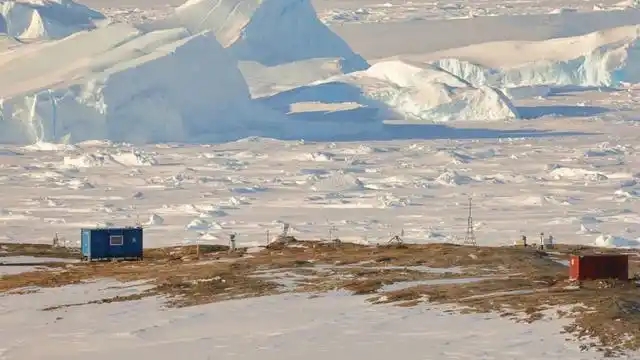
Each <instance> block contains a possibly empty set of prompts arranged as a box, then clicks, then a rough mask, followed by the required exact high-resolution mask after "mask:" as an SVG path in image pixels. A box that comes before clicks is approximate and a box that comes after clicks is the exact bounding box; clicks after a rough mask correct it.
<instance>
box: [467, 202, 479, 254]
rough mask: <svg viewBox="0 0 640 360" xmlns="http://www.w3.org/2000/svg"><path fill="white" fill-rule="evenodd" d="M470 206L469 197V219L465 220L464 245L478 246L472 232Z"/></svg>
mask: <svg viewBox="0 0 640 360" xmlns="http://www.w3.org/2000/svg"><path fill="white" fill-rule="evenodd" d="M472 205H473V204H472V200H471V196H469V217H468V218H467V233H466V235H465V236H464V244H465V245H471V246H478V243H477V242H476V234H475V232H474V230H473V217H472V216H471V208H472Z"/></svg>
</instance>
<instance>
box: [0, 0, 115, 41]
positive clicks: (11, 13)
mask: <svg viewBox="0 0 640 360" xmlns="http://www.w3.org/2000/svg"><path fill="white" fill-rule="evenodd" d="M104 19H105V16H104V15H102V14H101V13H99V12H97V11H95V10H91V9H89V8H88V7H86V6H84V5H81V4H77V3H75V2H73V1H71V0H34V1H28V0H20V1H0V33H3V34H7V35H9V36H12V37H16V38H19V39H21V40H36V39H59V38H63V37H66V36H69V35H71V34H73V33H75V32H78V31H82V30H86V29H93V28H95V26H96V23H95V22H96V21H97V20H104Z"/></svg>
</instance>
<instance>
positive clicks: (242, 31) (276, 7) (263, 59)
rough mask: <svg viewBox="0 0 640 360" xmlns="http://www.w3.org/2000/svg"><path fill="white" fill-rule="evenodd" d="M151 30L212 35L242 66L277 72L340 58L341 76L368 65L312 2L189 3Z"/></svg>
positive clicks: (213, 0) (196, 0) (244, 0)
mask: <svg viewBox="0 0 640 360" xmlns="http://www.w3.org/2000/svg"><path fill="white" fill-rule="evenodd" d="M152 26H153V27H156V28H158V27H161V28H167V27H169V28H170V27H177V26H183V27H186V28H187V29H189V31H191V32H192V33H197V32H201V31H207V30H212V31H213V32H214V33H215V34H216V37H217V39H218V41H219V42H220V44H221V45H222V46H223V47H225V48H227V49H229V50H230V52H231V53H232V54H233V55H234V56H235V57H236V58H237V59H238V60H242V61H255V62H258V63H260V64H262V65H265V66H276V65H282V64H286V63H290V62H295V61H300V60H309V59H314V58H338V59H340V66H341V68H342V69H343V72H351V71H356V70H363V69H366V68H367V67H368V64H367V62H366V61H365V60H364V59H363V58H362V57H361V56H359V55H357V54H355V53H354V52H353V51H352V50H351V48H350V47H349V45H347V43H346V42H345V41H344V40H342V38H340V37H339V36H338V35H336V34H335V33H333V31H331V30H330V29H329V28H328V27H327V26H326V25H324V24H323V23H322V22H321V21H320V20H319V19H318V17H317V15H316V12H315V10H314V8H313V6H312V5H311V2H310V1H309V0H190V1H188V2H187V3H185V4H184V5H182V6H180V7H178V8H177V9H176V11H175V14H174V16H173V17H171V18H170V19H168V20H164V21H162V22H158V23H156V24H153V25H152Z"/></svg>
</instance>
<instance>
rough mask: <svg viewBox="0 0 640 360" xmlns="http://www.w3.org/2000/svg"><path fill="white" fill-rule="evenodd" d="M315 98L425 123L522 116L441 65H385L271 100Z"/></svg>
mask: <svg viewBox="0 0 640 360" xmlns="http://www.w3.org/2000/svg"><path fill="white" fill-rule="evenodd" d="M310 99H315V100H316V101H323V102H342V103H346V102H355V103H360V104H362V105H365V106H368V107H373V108H378V110H379V115H378V116H380V117H381V118H386V119H389V118H392V119H398V120H409V121H423V122H449V121H497V120H506V119H515V118H518V116H519V115H518V112H517V110H516V108H515V106H514V105H513V104H512V103H511V102H510V100H509V99H508V98H507V97H506V96H505V95H504V94H503V93H502V92H500V91H499V90H497V89H494V88H491V87H489V86H480V87H474V86H472V85H471V84H469V83H468V82H466V81H464V80H462V79H460V78H459V77H457V76H454V75H452V74H450V73H448V72H447V71H444V70H442V69H440V68H438V67H435V66H429V65H423V66H419V65H412V64H408V63H405V62H402V61H385V62H379V63H376V64H374V65H373V66H371V67H370V68H369V69H367V70H364V71H358V72H353V73H350V74H346V75H339V76H334V77H331V78H329V79H327V80H323V81H318V82H314V83H313V84H312V85H310V86H308V87H305V88H299V89H294V90H292V91H290V92H288V93H281V94H279V95H276V96H274V97H272V98H271V99H270V100H267V102H268V103H271V104H272V105H273V106H276V107H281V106H283V103H285V104H286V103H287V101H288V102H289V103H296V102H299V101H304V100H307V101H309V100H310Z"/></svg>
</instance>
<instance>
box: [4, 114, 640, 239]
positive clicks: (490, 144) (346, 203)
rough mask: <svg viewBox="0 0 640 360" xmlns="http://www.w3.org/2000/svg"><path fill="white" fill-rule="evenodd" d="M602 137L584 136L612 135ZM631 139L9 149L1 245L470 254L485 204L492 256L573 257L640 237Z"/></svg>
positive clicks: (483, 233)
mask: <svg viewBox="0 0 640 360" xmlns="http://www.w3.org/2000/svg"><path fill="white" fill-rule="evenodd" d="M540 122H541V123H545V121H542V120H540ZM546 123H547V124H548V125H552V124H553V121H552V120H547V121H546ZM581 126H583V124H581ZM593 126H594V128H592V129H589V128H584V127H583V128H582V131H585V132H590V131H591V130H595V128H597V127H598V126H601V124H600V125H598V124H594V125H593ZM618 126H619V131H620V133H619V134H617V136H619V137H618V140H616V142H615V143H612V142H610V141H609V140H608V139H607V136H601V137H600V140H597V138H596V137H594V136H586V135H580V134H579V133H578V135H575V136H571V137H556V136H553V134H549V135H544V136H545V137H538V138H535V139H534V138H509V137H508V136H509V135H508V134H509V132H508V131H505V130H493V133H491V134H492V136H493V137H494V138H493V139H484V140H475V141H471V142H470V141H469V140H464V139H463V138H461V139H460V140H433V139H432V140H429V141H428V142H427V141H420V140H417V141H416V140H393V141H391V140H387V141H378V142H375V143H371V144H370V145H364V144H362V143H351V142H340V143H306V142H283V141H277V140H269V139H265V138H248V139H244V140H241V141H238V142H231V143H227V144H220V145H209V146H172V145H162V146H148V147H133V148H132V147H130V146H126V145H122V144H113V143H107V144H98V143H95V142H89V143H85V144H78V145H77V146H74V147H72V148H68V149H66V150H64V151H42V150H32V149H30V148H28V149H27V148H24V147H23V148H20V147H5V149H6V150H5V151H4V152H2V153H3V154H4V153H6V155H0V158H2V160H3V161H2V163H3V164H5V165H3V166H2V167H0V179H1V180H2V181H3V183H4V186H5V188H6V189H7V194H20V195H19V196H18V195H16V196H15V197H13V196H7V197H6V198H5V202H4V203H3V212H2V215H1V216H0V220H1V222H0V224H1V225H0V229H1V231H0V233H2V234H4V237H5V238H4V239H3V241H11V242H34V241H35V242H41V243H49V242H50V241H51V239H52V237H53V234H54V233H55V232H58V233H59V234H60V235H61V236H62V237H64V238H65V240H66V244H68V245H69V246H77V244H78V241H79V237H78V234H77V229H78V228H80V227H92V226H95V225H96V224H101V225H117V226H126V225H133V224H135V223H136V222H139V223H142V224H144V225H145V227H146V230H145V231H146V234H147V235H146V243H145V246H147V247H159V246H171V245H179V244H193V243H196V242H199V243H203V244H226V243H227V241H228V235H229V234H231V233H237V234H238V245H239V246H256V245H264V244H266V241H267V237H266V236H267V231H269V232H270V234H271V235H274V234H277V233H279V232H280V231H281V229H282V224H284V223H289V224H290V225H291V234H292V235H294V236H296V237H299V238H302V239H320V238H327V237H328V233H329V229H330V228H332V227H334V228H335V230H333V231H334V235H336V236H339V237H340V238H341V239H343V240H344V241H354V242H364V243H377V242H381V241H386V240H388V238H389V237H390V236H392V235H393V234H396V233H399V232H401V231H402V230H404V231H405V240H407V241H411V242H419V243H420V242H457V241H460V240H461V238H462V237H463V235H464V231H465V228H466V211H467V209H466V208H465V206H466V205H465V204H466V202H467V196H468V195H469V194H472V195H474V199H475V200H474V202H475V204H476V205H475V207H476V208H475V210H474V211H475V212H476V215H475V216H474V217H475V219H476V224H475V226H476V232H477V234H478V239H479V242H480V243H481V244H487V245H508V244H511V243H512V242H513V241H514V240H515V239H517V238H518V237H519V236H520V235H521V234H530V236H533V234H538V233H539V232H545V233H551V234H553V236H554V237H555V238H556V239H557V241H558V242H563V243H572V244H595V243H596V240H597V238H598V237H599V236H603V237H606V236H609V235H611V236H620V237H624V238H629V239H633V238H637V237H640V233H639V232H640V228H638V227H637V226H636V225H635V223H636V222H637V219H638V213H639V211H640V208H638V206H637V199H638V195H637V194H638V193H640V191H638V190H637V189H636V187H637V182H638V178H637V174H636V173H635V172H634V171H633V170H632V169H633V168H634V166H636V152H637V150H636V149H635V146H634V145H633V140H632V139H633V136H632V135H630V134H626V132H625V130H623V129H626V128H627V127H626V126H625V125H618ZM436 130H437V128H435V129H434V131H436ZM451 131H453V133H457V134H458V135H459V136H464V133H465V129H455V128H452V129H451ZM485 131H489V130H485ZM501 131H502V135H501ZM514 134H518V133H517V132H514ZM529 134H530V135H533V136H538V135H536V134H535V133H529ZM498 137H502V138H498ZM625 139H626V140H625ZM594 140H596V142H595V143H594V142H593V141H594ZM14 153H22V154H24V155H21V156H16V155H11V154H14ZM5 160H6V161H5ZM27 169H28V170H27ZM616 244H618V243H617V242H616V243H615V244H614V245H616ZM598 245H600V244H599V243H598ZM632 246H633V244H632Z"/></svg>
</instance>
